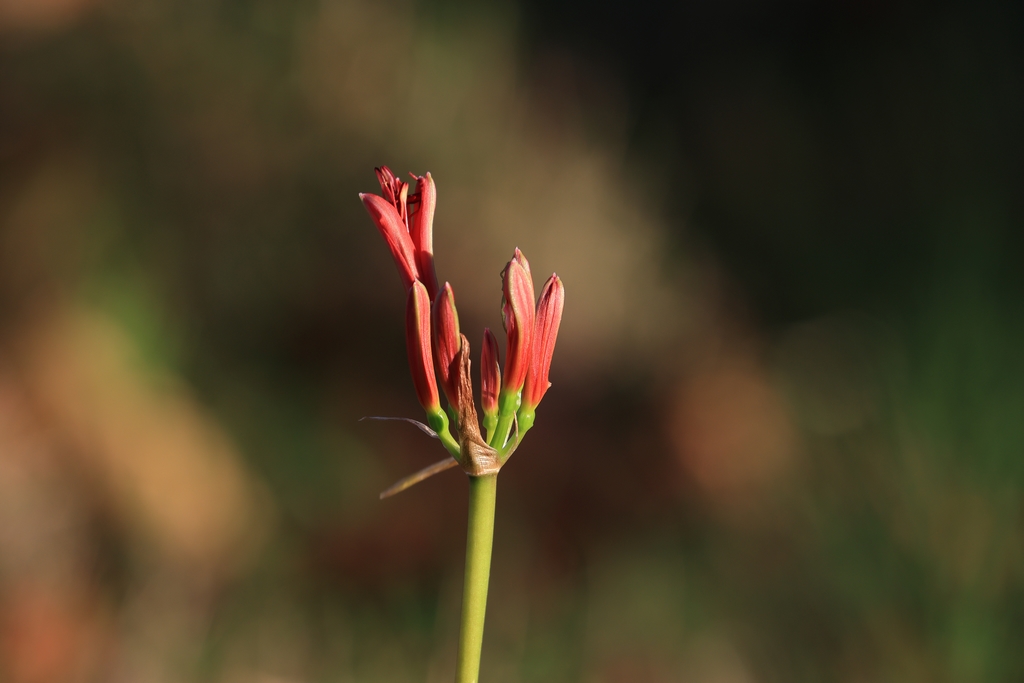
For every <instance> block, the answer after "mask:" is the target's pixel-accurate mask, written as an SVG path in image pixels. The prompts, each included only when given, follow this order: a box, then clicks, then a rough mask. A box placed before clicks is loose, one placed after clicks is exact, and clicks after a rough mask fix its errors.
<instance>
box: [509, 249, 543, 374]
mask: <svg viewBox="0 0 1024 683" xmlns="http://www.w3.org/2000/svg"><path fill="white" fill-rule="evenodd" d="M503 275H504V278H503V280H504V281H503V282H502V293H503V298H504V301H503V303H502V317H503V319H504V322H505V331H506V332H507V334H508V348H507V349H506V351H505V378H504V379H505V383H504V386H503V388H504V390H505V391H509V392H518V391H519V390H520V389H522V387H523V383H524V382H525V381H526V375H527V372H528V371H529V368H530V352H531V349H532V340H533V323H534V317H535V315H536V313H535V310H534V298H533V280H532V279H531V277H530V264H529V263H528V262H527V260H526V257H525V256H523V254H522V252H521V251H519V249H516V252H515V255H514V256H513V257H512V260H511V261H509V262H508V265H507V266H505V270H504V273H503Z"/></svg>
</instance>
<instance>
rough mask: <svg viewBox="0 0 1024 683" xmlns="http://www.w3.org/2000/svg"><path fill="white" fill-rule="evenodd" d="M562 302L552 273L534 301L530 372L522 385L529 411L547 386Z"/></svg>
mask: <svg viewBox="0 0 1024 683" xmlns="http://www.w3.org/2000/svg"><path fill="white" fill-rule="evenodd" d="M564 305H565V288H564V287H563V286H562V281H561V280H560V279H559V278H558V275H555V274H552V275H551V277H550V278H548V281H547V282H545V283H544V289H543V290H542V291H541V294H540V301H539V302H538V303H537V319H536V321H535V323H534V328H533V353H532V354H531V360H530V372H529V374H527V376H526V385H525V386H524V387H523V409H524V410H527V411H531V412H532V410H533V408H535V407H537V404H539V403H540V401H541V399H542V398H544V392H546V391H547V390H548V387H550V386H551V382H549V381H548V373H549V371H550V370H551V355H552V354H553V353H554V351H555V340H556V339H557V337H558V326H559V324H560V323H561V322H562V307H563V306H564Z"/></svg>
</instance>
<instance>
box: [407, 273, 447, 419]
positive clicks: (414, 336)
mask: <svg viewBox="0 0 1024 683" xmlns="http://www.w3.org/2000/svg"><path fill="white" fill-rule="evenodd" d="M405 343H406V349H407V350H408V352H409V370H410V371H411V372H412V382H413V384H414V385H415V387H416V397H417V398H418V399H419V401H420V405H421V406H423V409H424V410H425V411H427V413H428V414H434V413H437V412H439V411H440V410H441V404H440V401H439V400H438V395H437V380H436V379H435V378H434V364H433V361H432V358H431V353H430V296H429V295H428V294H427V289H426V287H424V286H423V284H422V283H420V282H416V281H414V282H413V283H412V286H411V287H410V288H409V299H408V303H407V305H406V309H405Z"/></svg>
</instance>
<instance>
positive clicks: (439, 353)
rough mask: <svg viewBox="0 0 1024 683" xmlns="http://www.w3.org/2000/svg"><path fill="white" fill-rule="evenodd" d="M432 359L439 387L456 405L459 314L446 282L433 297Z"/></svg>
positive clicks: (459, 340) (450, 402)
mask: <svg viewBox="0 0 1024 683" xmlns="http://www.w3.org/2000/svg"><path fill="white" fill-rule="evenodd" d="M433 319H434V361H435V362H436V363H437V372H438V374H439V375H440V376H441V387H442V388H443V389H444V395H445V396H447V397H448V403H449V404H450V405H453V406H457V405H458V403H459V398H458V390H459V378H458V367H457V366H458V356H459V349H460V348H461V347H460V344H461V343H462V342H461V339H462V337H461V334H460V332H459V314H458V311H456V310H455V293H454V292H453V291H452V286H451V285H450V284H448V283H447V282H446V283H444V288H443V289H442V290H441V291H440V292H439V293H438V295H437V298H436V299H434V309H433Z"/></svg>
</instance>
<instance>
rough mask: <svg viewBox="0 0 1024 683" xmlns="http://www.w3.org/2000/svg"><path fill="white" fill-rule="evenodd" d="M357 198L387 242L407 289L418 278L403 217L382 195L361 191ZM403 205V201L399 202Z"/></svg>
mask: <svg viewBox="0 0 1024 683" xmlns="http://www.w3.org/2000/svg"><path fill="white" fill-rule="evenodd" d="M359 198H360V199H362V200H363V205H364V206H365V207H366V210H367V211H368V212H369V213H370V218H372V219H373V222H374V224H375V225H376V226H377V229H378V230H380V234H381V235H383V236H384V241H386V242H387V243H388V249H390V250H391V256H392V257H394V259H395V265H396V266H398V274H399V275H401V276H402V284H403V285H405V288H406V289H408V288H409V287H411V286H412V283H413V282H414V281H416V280H418V279H419V271H418V270H417V268H416V257H415V251H414V249H413V244H412V238H411V237H409V230H408V229H407V228H406V226H405V220H404V218H403V217H402V216H401V215H399V213H398V209H397V208H395V205H394V204H393V203H391V202H389V201H387V200H386V199H384V198H383V197H379V196H377V195H375V194H369V193H362V194H360V195H359ZM400 204H401V205H402V206H403V207H404V201H403V202H401V203H400Z"/></svg>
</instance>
